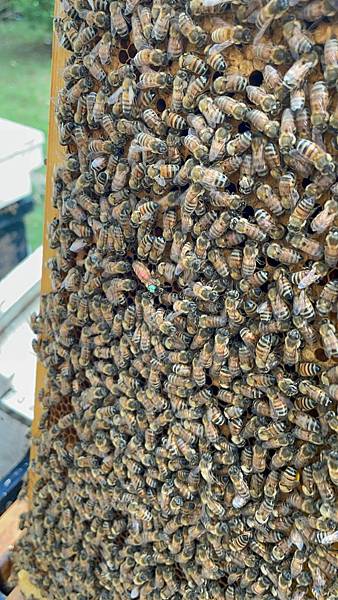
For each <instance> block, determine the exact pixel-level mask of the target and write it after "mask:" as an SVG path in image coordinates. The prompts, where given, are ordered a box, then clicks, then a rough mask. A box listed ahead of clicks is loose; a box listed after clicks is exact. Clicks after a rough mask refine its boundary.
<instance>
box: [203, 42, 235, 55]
mask: <svg viewBox="0 0 338 600" xmlns="http://www.w3.org/2000/svg"><path fill="white" fill-rule="evenodd" d="M232 44H233V41H232V40H227V41H226V42H222V44H214V45H213V46H211V47H210V50H209V54H210V55H212V54H219V53H220V52H223V50H225V49H226V48H229V46H232Z"/></svg>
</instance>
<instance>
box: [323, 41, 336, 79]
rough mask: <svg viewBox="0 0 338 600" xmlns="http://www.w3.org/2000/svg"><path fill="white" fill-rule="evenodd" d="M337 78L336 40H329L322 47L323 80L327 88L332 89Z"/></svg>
mask: <svg viewBox="0 0 338 600" xmlns="http://www.w3.org/2000/svg"><path fill="white" fill-rule="evenodd" d="M337 77H338V40H337V39H336V38H330V39H327V40H326V41H325V45H324V78H325V81H326V82H327V85H328V86H329V87H332V86H333V85H334V84H335V82H336V81H337Z"/></svg>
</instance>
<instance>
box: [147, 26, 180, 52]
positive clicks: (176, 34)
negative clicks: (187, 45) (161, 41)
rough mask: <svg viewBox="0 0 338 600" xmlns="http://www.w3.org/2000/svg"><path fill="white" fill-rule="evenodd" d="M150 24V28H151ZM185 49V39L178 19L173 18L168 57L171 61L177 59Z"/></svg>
mask: <svg viewBox="0 0 338 600" xmlns="http://www.w3.org/2000/svg"><path fill="white" fill-rule="evenodd" d="M151 27H152V26H151V23H150V28H151ZM183 49H184V42H183V37H182V35H181V32H180V28H179V25H178V19H176V18H173V19H171V22H170V29H169V40H168V46H167V56H168V58H169V59H171V60H172V59H175V58H176V59H177V58H179V56H181V55H182V53H183Z"/></svg>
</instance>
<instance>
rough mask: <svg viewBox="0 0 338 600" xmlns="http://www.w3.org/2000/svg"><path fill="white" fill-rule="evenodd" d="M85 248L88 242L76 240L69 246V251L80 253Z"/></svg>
mask: <svg viewBox="0 0 338 600" xmlns="http://www.w3.org/2000/svg"><path fill="white" fill-rule="evenodd" d="M86 246H88V242H86V241H85V240H83V239H81V238H78V239H76V240H74V242H73V243H72V244H71V245H70V246H69V250H70V251H71V252H80V250H83V248H85V247H86Z"/></svg>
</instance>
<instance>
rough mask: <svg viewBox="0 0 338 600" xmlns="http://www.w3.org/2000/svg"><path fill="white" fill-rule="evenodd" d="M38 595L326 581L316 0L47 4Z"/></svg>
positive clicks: (322, 179) (328, 140) (322, 3)
mask: <svg viewBox="0 0 338 600" xmlns="http://www.w3.org/2000/svg"><path fill="white" fill-rule="evenodd" d="M62 5H63V11H64V12H63V13H62V15H61V16H60V17H57V18H56V19H55V28H56V33H57V35H58V38H59V41H60V43H61V44H62V46H63V47H64V48H65V49H66V50H68V51H69V54H68V58H67V61H66V67H65V70H64V81H65V84H64V87H63V89H62V90H61V91H60V94H59V98H58V102H57V106H56V115H57V120H58V124H59V137H60V143H61V144H62V145H63V146H65V149H66V152H67V154H66V156H65V161H64V163H63V164H62V165H61V166H59V167H58V168H57V169H56V172H55V181H54V194H53V199H52V201H53V205H54V208H55V209H56V211H57V216H56V217H55V218H54V220H53V221H52V222H51V223H50V225H49V243H50V246H51V248H52V249H54V251H55V256H54V258H52V259H51V260H50V261H49V268H50V274H51V286H52V289H51V292H50V293H49V294H47V295H45V296H43V297H42V304H41V312H40V314H39V315H36V316H35V317H34V318H33V329H34V331H35V333H36V334H38V337H37V341H35V344H34V346H35V349H36V351H37V354H38V356H39V359H40V360H41V361H42V363H43V364H44V365H45V367H46V372H47V377H46V383H45V387H44V389H43V390H42V391H41V393H40V402H41V406H42V417H41V421H40V430H41V436H40V437H39V439H38V440H36V444H37V448H36V458H35V461H34V464H33V465H32V466H33V469H34V470H35V472H36V474H37V475H36V477H37V479H36V483H35V487H34V494H33V503H32V507H31V510H30V511H29V512H28V513H27V514H26V515H25V516H24V517H23V520H22V526H26V527H27V532H26V534H25V535H24V537H23V538H22V539H21V541H20V543H19V548H18V554H17V557H16V561H17V564H18V565H19V566H20V568H22V567H24V568H27V569H28V571H29V573H30V576H31V578H32V581H33V582H34V583H36V584H37V585H38V586H39V587H40V589H41V590H42V591H44V592H45V594H47V595H48V598H67V599H68V600H87V599H90V598H95V599H96V600H108V599H112V600H113V599H116V600H117V599H121V600H126V599H128V598H130V599H138V598H139V599H140V600H142V599H145V598H153V599H154V600H155V599H174V600H176V599H177V600H178V599H179V598H183V599H185V600H195V599H203V600H207V599H210V600H219V599H221V598H222V599H223V598H224V599H225V600H239V599H243V600H244V599H245V600H251V599H254V598H259V599H260V600H270V599H272V598H278V599H279V600H287V599H292V600H301V599H303V598H304V599H308V598H312V597H314V598H316V599H317V600H321V599H324V598H325V599H326V600H329V599H332V600H333V598H336V597H337V594H338V590H337V578H336V565H337V562H336V556H335V548H336V543H337V541H338V505H337V502H336V486H337V485H338V445H337V437H336V434H337V430H338V418H337V414H336V408H335V407H336V402H337V400H338V364H337V359H338V337H337V331H336V326H335V316H336V311H337V297H338V276H337V273H338V271H337V268H336V267H337V260H338V228H337V206H338V186H337V184H336V180H335V166H334V155H335V152H336V149H337V145H338V144H337V133H338V113H337V87H336V85H337V80H338V41H337V37H336V33H337V32H336V29H335V27H336V25H335V20H334V17H335V13H336V9H337V2H336V0H313V1H310V2H307V1H306V0H305V2H304V0H298V1H297V0H293V1H291V0H290V1H289V0H270V1H269V2H268V3H266V4H262V2H261V1H256V0H252V1H250V2H247V1H245V0H236V1H231V2H222V1H219V0H190V1H188V0H184V1H183V0H168V1H165V0H164V1H163V2H161V1H159V0H154V1H153V2H149V1H148V0H139V1H138V0H126V1H124V0H117V1H112V2H109V1H108V0H67V1H66V0H64V2H63V3H62Z"/></svg>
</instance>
